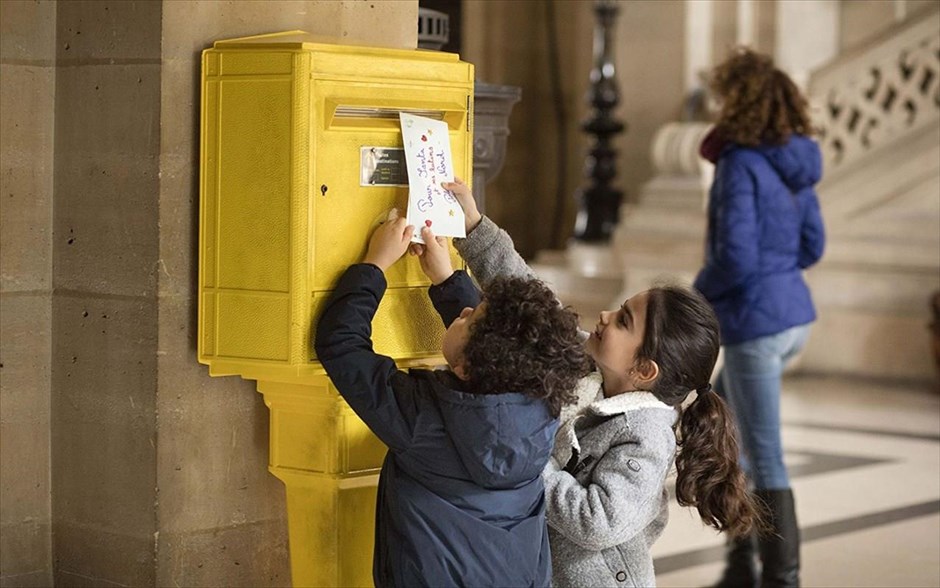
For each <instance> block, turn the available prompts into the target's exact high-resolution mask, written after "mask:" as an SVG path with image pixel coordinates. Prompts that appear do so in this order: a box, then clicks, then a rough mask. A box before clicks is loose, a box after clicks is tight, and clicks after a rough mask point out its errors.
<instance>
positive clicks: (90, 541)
mask: <svg viewBox="0 0 940 588" xmlns="http://www.w3.org/2000/svg"><path fill="white" fill-rule="evenodd" d="M57 518H58V517H57ZM154 518H155V517H154V515H153V513H152V512H151V514H150V519H151V521H150V526H148V527H132V526H125V527H124V528H123V529H121V530H120V531H118V532H114V531H109V530H104V529H102V528H101V527H100V526H99V525H97V524H87V525H82V524H71V523H67V522H63V521H61V520H57V521H56V523H55V525H54V533H53V544H54V549H55V558H56V571H55V576H56V577H55V580H56V586H69V587H72V586H77V587H87V588H92V587H94V588H110V587H112V586H115V587H116V586H154V585H155V583H154V576H155V572H156V570H155V568H154V564H153V561H154V558H155V553H154V537H153V527H152V525H153V520H154ZM220 585H221V584H220Z"/></svg>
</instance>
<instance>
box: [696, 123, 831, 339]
mask: <svg viewBox="0 0 940 588" xmlns="http://www.w3.org/2000/svg"><path fill="white" fill-rule="evenodd" d="M821 175H822V161H821V157H820V152H819V147H818V146H817V144H816V143H815V142H814V141H813V140H811V139H809V138H807V137H804V136H802V135H794V136H792V137H791V138H790V140H789V141H788V142H787V143H785V144H783V145H764V146H760V147H744V146H741V145H736V144H729V145H727V146H725V147H724V149H722V150H721V152H720V156H719V158H718V162H717V166H716V168H715V180H714V182H713V183H712V187H711V192H710V199H709V203H708V238H707V241H706V250H705V267H703V268H702V270H701V272H699V274H698V277H697V278H696V279H695V287H696V288H697V289H698V290H699V291H700V292H701V293H702V294H703V295H704V296H705V298H707V299H708V301H709V302H710V303H711V304H712V306H713V307H714V309H715V313H716V314H717V315H718V321H719V323H720V324H721V338H722V343H723V344H725V345H733V344H735V343H743V342H745V341H750V340H752V339H756V338H758V337H764V336H767V335H773V334H776V333H779V332H781V331H784V330H786V329H788V328H790V327H795V326H797V325H803V324H806V323H810V322H812V321H813V320H815V319H816V311H815V309H814V307H813V301H812V298H811V296H810V293H809V288H808V287H807V286H806V282H805V281H804V280H803V270H804V269H806V268H808V267H809V266H811V265H813V264H814V263H816V262H817V261H818V260H819V258H820V257H821V256H822V253H823V247H824V245H825V241H826V237H825V231H824V229H823V222H822V217H821V215H820V213H819V200H818V199H817V197H816V192H815V191H814V189H813V186H814V185H815V184H816V183H817V182H818V181H819V179H820V177H821Z"/></svg>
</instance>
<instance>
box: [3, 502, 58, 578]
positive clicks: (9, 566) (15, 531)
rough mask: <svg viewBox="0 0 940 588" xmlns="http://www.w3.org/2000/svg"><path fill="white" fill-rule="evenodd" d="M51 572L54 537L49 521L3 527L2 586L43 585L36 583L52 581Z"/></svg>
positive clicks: (9, 523) (11, 523)
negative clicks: (40, 580) (43, 580)
mask: <svg viewBox="0 0 940 588" xmlns="http://www.w3.org/2000/svg"><path fill="white" fill-rule="evenodd" d="M47 498H48V497H47ZM51 569H52V535H51V533H50V525H49V520H48V519H47V520H45V521H38V520H23V521H16V522H6V521H4V522H3V523H0V586H36V585H40V584H38V583H37V580H39V579H45V580H50V579H51V574H50V570H51ZM45 585H46V586H49V585H51V583H50V582H46V583H45Z"/></svg>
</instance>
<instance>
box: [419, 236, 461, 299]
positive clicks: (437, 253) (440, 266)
mask: <svg viewBox="0 0 940 588" xmlns="http://www.w3.org/2000/svg"><path fill="white" fill-rule="evenodd" d="M421 238H422V239H424V245H421V244H420V243H413V244H412V245H411V253H412V255H417V256H418V261H420V262H421V269H422V270H424V273H425V274H426V275H427V276H428V278H430V279H431V283H432V284H434V285H435V286H437V285H438V284H440V283H442V282H444V281H445V280H447V278H449V277H450V276H451V275H453V273H454V267H453V266H452V265H451V263H450V251H448V250H447V239H445V238H444V237H435V236H434V233H433V232H432V231H431V228H430V227H421Z"/></svg>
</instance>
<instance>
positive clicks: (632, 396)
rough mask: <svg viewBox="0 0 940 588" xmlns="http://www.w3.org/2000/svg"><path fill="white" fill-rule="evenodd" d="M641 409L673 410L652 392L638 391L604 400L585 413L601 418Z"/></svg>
mask: <svg viewBox="0 0 940 588" xmlns="http://www.w3.org/2000/svg"><path fill="white" fill-rule="evenodd" d="M641 408H665V409H667V410H673V408H672V407H671V406H669V405H668V404H666V403H665V402H662V401H660V400H659V399H658V398H656V397H655V396H653V393H652V392H643V391H641V390H636V391H634V392H624V393H623V394H617V395H616V396H611V397H610V398H602V399H601V400H598V401H597V402H594V403H593V404H591V405H590V406H588V407H587V409H586V410H585V412H587V413H590V414H596V415H601V416H609V415H615V414H621V413H624V412H629V411H631V410H639V409H641Z"/></svg>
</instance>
